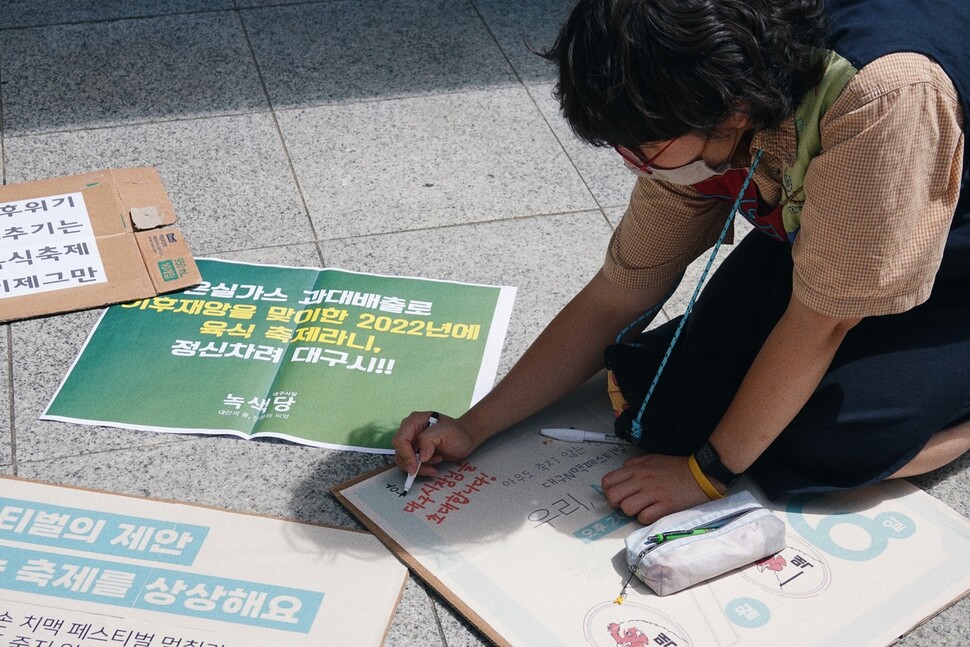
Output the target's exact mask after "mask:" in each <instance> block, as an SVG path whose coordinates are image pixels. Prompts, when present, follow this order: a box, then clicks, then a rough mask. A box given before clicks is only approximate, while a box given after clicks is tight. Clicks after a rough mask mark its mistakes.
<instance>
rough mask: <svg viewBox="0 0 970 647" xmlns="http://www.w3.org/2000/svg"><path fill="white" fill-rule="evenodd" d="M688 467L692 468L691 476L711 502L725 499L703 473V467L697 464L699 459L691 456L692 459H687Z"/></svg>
mask: <svg viewBox="0 0 970 647" xmlns="http://www.w3.org/2000/svg"><path fill="white" fill-rule="evenodd" d="M687 467H689V468H690V474H691V476H693V477H694V480H695V481H697V484H698V485H699V486H701V489H702V490H704V494H706V495H707V498H708V499H710V500H711V501H716V500H718V499H723V498H724V495H723V494H721V493H720V492H718V491H717V488H715V487H714V485H712V484H711V482H710V481H709V480H708V478H707V475H706V474H704V472H702V471H701V466H700V465H698V464H697V459H695V458H694V455H693V454H691V455H690V458H688V459H687Z"/></svg>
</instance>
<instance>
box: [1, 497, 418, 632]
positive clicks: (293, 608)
mask: <svg viewBox="0 0 970 647" xmlns="http://www.w3.org/2000/svg"><path fill="white" fill-rule="evenodd" d="M406 578H407V569H405V568H404V566H402V565H401V564H400V563H399V562H398V561H397V560H396V559H395V558H394V557H393V556H392V555H391V554H390V553H389V552H388V551H387V549H386V548H384V546H382V545H381V543H380V542H378V541H377V540H376V539H375V538H374V537H373V536H372V535H370V534H369V533H363V532H358V531H352V530H341V529H337V528H328V527H323V526H317V525H311V524H305V523H299V522H295V521H287V520H283V519H278V518H271V517H262V516H255V515H246V514H238V513H232V512H227V511H225V510H219V509H215V508H207V507H201V506H193V505H188V504H180V503H173V502H163V501H157V500H151V499H141V498H135V497H128V496H121V495H115V494H108V493H103V492H94V491H90V490H80V489H74V488H66V487H59V486H53V485H47V484H41V483H36V482H30V481H22V480H17V479H9V478H0V644H3V645H8V644H10V645H30V646H31V647H40V646H53V647H60V646H61V645H70V646H71V647H94V646H95V645H97V646H99V647H104V646H105V645H124V646H125V647H189V646H191V647H265V646H266V645H287V646H288V647H301V646H302V647H319V646H321V645H334V646H337V645H339V646H344V645H351V644H352V645H375V646H376V645H380V644H381V643H382V641H383V639H384V636H385V634H386V632H387V628H388V626H389V625H390V622H391V618H392V617H393V614H394V610H395V608H396V605H397V602H398V600H399V598H400V595H401V592H402V590H403V587H404V584H405V581H406ZM364 589H366V595H362V594H361V591H362V590H364Z"/></svg>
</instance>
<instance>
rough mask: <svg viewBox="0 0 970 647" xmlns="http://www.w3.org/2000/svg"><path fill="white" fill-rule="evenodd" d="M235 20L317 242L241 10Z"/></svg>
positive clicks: (237, 12)
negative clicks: (244, 41)
mask: <svg viewBox="0 0 970 647" xmlns="http://www.w3.org/2000/svg"><path fill="white" fill-rule="evenodd" d="M235 14H236V19H237V20H238V21H239V28H240V29H242V33H243V38H245V39H246V47H248V48H249V56H250V59H251V60H252V62H253V67H254V68H255V69H256V77H257V78H258V79H259V85H260V87H261V88H262V89H263V98H264V99H265V100H266V105H267V106H269V114H270V119H272V120H273V128H274V129H275V131H276V136H277V138H278V139H279V142H280V147H282V149H283V157H285V158H286V166H287V168H288V169H289V170H290V177H291V178H292V180H293V185H294V186H295V187H296V193H297V195H298V196H299V197H300V204H301V205H302V207H303V215H304V217H305V218H306V222H307V225H308V226H309V227H310V236H311V237H312V239H313V240H314V241H316V240H317V229H316V227H315V226H314V224H313V218H312V217H310V207H309V205H307V201H306V196H305V195H304V194H303V186H302V185H301V184H300V178H299V176H297V173H296V167H295V166H294V165H293V157H292V156H291V155H290V149H289V147H288V146H287V145H286V137H284V135H283V129H282V128H280V122H279V119H278V118H277V116H276V110H275V109H274V107H273V100H272V98H271V97H270V95H269V88H268V87H267V86H266V79H265V78H264V77H263V70H262V68H260V66H259V59H258V58H257V56H256V50H255V49H253V41H252V39H251V38H250V37H249V30H248V29H247V28H246V21H245V19H244V18H243V15H242V10H240V9H238V8H237V9H235ZM314 247H316V250H317V257H318V258H319V259H320V264H321V265H323V264H324V262H323V252H322V250H321V249H320V246H319V245H316V244H314Z"/></svg>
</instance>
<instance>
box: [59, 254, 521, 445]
mask: <svg viewBox="0 0 970 647" xmlns="http://www.w3.org/2000/svg"><path fill="white" fill-rule="evenodd" d="M198 266H199V269H200V271H201V273H202V277H203V279H204V281H203V283H202V284H201V285H199V286H198V287H196V288H193V289H191V290H187V291H184V292H180V293H176V294H169V295H165V296H159V297H154V298H151V299H144V300H140V301H134V302H131V303H125V304H121V305H116V306H111V307H110V308H107V309H106V310H105V312H104V314H103V316H102V318H101V320H100V321H99V322H98V324H97V326H95V328H94V330H93V331H92V332H91V335H90V336H89V337H88V340H87V342H86V343H85V346H84V348H83V349H82V350H81V352H80V354H79V355H78V357H77V359H76V360H75V362H74V365H73V366H72V367H71V370H70V371H69V373H68V375H67V376H66V377H65V378H64V381H63V383H62V384H61V386H60V388H59V389H58V391H57V393H56V394H55V395H54V397H53V399H52V400H51V402H50V404H49V405H48V407H47V410H46V411H45V412H44V415H43V416H41V418H42V419H44V420H60V421H67V422H76V423H82V424H94V425H106V426H112V427H123V428H127V429H141V430H149V431H162V432H172V433H193V434H199V433H201V434H233V435H237V436H241V437H245V438H256V437H276V438H283V439H286V440H290V441H293V442H297V443H303V444H308V445H316V446H320V447H329V448H335V449H355V450H359V451H365V452H372V453H391V450H390V439H391V436H392V435H393V433H394V431H396V429H397V426H398V424H399V423H400V420H401V419H402V418H403V417H404V416H405V415H407V414H408V413H409V412H410V411H411V410H413V409H422V408H425V409H436V410H439V411H447V412H448V413H450V414H453V415H457V414H460V413H462V412H464V411H466V410H467V409H468V408H469V407H470V406H471V405H472V404H473V403H474V402H476V401H477V400H478V399H480V398H481V397H482V396H483V395H485V393H487V392H488V390H489V389H490V388H491V387H492V383H493V381H494V379H495V374H496V371H497V367H498V357H499V354H500V352H501V349H502V344H503V342H504V339H505V333H506V330H507V327H508V322H509V318H510V316H511V311H512V301H513V299H514V296H515V288H511V287H501V286H485V285H472V284H467V283H455V282H448V281H435V280H430V279H421V278H406V277H393V276H380V275H375V274H363V273H358V272H349V271H345V270H338V269H319V268H305V267H282V266H273V265H254V264H248V263H238V262H228V261H220V260H214V259H199V260H198Z"/></svg>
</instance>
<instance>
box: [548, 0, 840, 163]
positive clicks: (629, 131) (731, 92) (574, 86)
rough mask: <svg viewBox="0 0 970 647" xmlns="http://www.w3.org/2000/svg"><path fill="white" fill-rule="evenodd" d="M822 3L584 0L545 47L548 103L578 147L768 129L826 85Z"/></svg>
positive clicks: (815, 0)
mask: <svg viewBox="0 0 970 647" xmlns="http://www.w3.org/2000/svg"><path fill="white" fill-rule="evenodd" d="M824 40H825V20H824V9H823V0H579V2H578V3H577V4H576V6H575V7H574V8H573V10H572V13H571V14H570V16H569V18H568V20H567V21H566V24H565V25H564V26H563V28H562V30H561V31H560V32H559V36H558V37H557V38H556V41H555V43H554V44H553V45H552V47H551V48H550V49H548V50H546V51H544V52H540V55H541V56H544V57H545V58H547V59H549V60H551V61H553V62H555V63H557V64H558V66H559V82H558V83H557V84H556V89H555V92H554V94H555V97H556V98H557V99H558V100H559V105H560V107H561V109H562V113H563V116H564V117H565V118H566V120H567V121H568V122H569V124H570V126H571V127H572V129H573V131H574V132H575V133H576V134H577V135H578V136H579V137H580V138H582V139H584V140H585V141H587V142H589V143H591V144H593V145H596V146H605V145H610V144H618V145H621V146H627V147H631V148H632V147H635V146H640V145H643V144H646V143H649V142H657V141H662V140H666V139H671V138H673V137H677V136H680V135H684V134H687V133H699V134H703V135H712V134H714V133H716V129H717V125H718V124H720V123H722V122H723V121H724V120H725V119H726V118H728V117H729V116H730V115H731V114H732V113H733V112H736V111H740V112H743V113H745V114H747V115H748V116H749V117H750V118H751V120H752V122H753V123H754V124H755V126H756V127H759V128H770V127H772V126H775V125H777V124H778V123H780V122H781V120H783V119H784V118H785V117H787V116H788V115H789V114H791V113H792V112H793V111H794V109H795V107H796V106H797V105H798V103H799V101H800V100H801V98H802V96H804V94H805V92H806V91H807V90H809V89H810V88H812V87H814V86H815V85H816V84H817V83H818V81H819V79H820V78H821V75H822V71H823V70H822V56H823V49H822V48H824Z"/></svg>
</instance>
